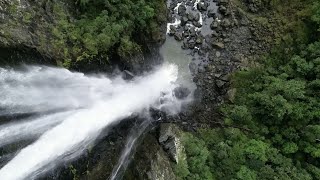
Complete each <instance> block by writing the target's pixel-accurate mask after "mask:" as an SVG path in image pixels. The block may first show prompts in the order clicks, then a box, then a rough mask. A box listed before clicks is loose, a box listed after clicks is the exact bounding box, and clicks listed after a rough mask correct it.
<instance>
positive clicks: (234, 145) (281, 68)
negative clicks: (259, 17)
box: [177, 1, 320, 180]
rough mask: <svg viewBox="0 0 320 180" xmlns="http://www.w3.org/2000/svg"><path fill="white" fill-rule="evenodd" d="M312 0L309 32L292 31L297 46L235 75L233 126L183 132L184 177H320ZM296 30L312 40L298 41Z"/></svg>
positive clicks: (228, 122)
mask: <svg viewBox="0 0 320 180" xmlns="http://www.w3.org/2000/svg"><path fill="white" fill-rule="evenodd" d="M313 2H314V3H309V4H306V7H305V8H306V9H305V11H309V13H310V14H309V17H308V19H307V20H306V21H305V23H306V25H305V26H306V27H307V29H304V30H305V32H299V30H297V32H293V33H291V34H286V35H287V36H288V37H290V38H291V39H292V41H290V42H291V43H288V41H285V40H284V41H285V43H284V44H282V45H280V46H279V47H277V48H276V50H275V51H274V52H273V53H272V54H270V55H269V56H268V58H267V59H265V60H264V61H263V62H262V63H261V65H260V66H259V67H256V68H252V69H250V70H248V71H240V72H238V73H236V74H235V76H234V88H236V89H237V93H236V99H235V102H234V103H233V104H227V105H225V106H224V107H223V109H222V111H223V113H224V115H225V118H224V124H225V126H226V127H229V128H215V129H203V130H200V131H199V132H198V133H196V134H185V136H184V145H185V147H186V154H187V159H186V162H184V164H186V165H184V166H181V165H178V167H177V174H178V175H179V177H180V179H199V180H200V179H243V180H255V179H259V180H260V179H297V180H300V179H306V180H307V179H320V38H319V27H320V26H319V25H320V6H319V2H317V1H313ZM303 16H306V14H304V15H303ZM297 34H306V35H307V36H305V37H304V42H306V44H297V43H295V42H297V41H295V40H296V39H297V38H298V36H297ZM232 127H239V128H232ZM182 164H183V163H182Z"/></svg>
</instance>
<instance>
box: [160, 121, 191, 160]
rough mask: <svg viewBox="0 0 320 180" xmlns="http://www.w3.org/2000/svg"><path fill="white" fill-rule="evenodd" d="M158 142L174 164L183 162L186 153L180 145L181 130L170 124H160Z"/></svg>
mask: <svg viewBox="0 0 320 180" xmlns="http://www.w3.org/2000/svg"><path fill="white" fill-rule="evenodd" d="M159 142H160V144H161V145H162V147H163V148H164V150H165V151H166V152H167V153H168V154H169V156H170V158H171V159H172V160H173V161H174V162H175V163H176V164H179V163H180V162H181V161H183V160H185V158H186V153H185V148H184V146H183V144H182V130H181V129H180V128H179V127H178V126H176V125H174V124H171V123H164V124H161V125H160V135H159Z"/></svg>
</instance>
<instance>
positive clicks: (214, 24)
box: [210, 21, 219, 30]
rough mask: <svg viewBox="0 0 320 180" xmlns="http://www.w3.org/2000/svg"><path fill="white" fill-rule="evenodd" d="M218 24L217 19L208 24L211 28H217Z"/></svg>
mask: <svg viewBox="0 0 320 180" xmlns="http://www.w3.org/2000/svg"><path fill="white" fill-rule="evenodd" d="M218 26H219V23H218V21H213V22H212V23H211V24H210V28H211V29H212V30H214V29H217V28H218Z"/></svg>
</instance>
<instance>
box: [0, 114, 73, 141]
mask: <svg viewBox="0 0 320 180" xmlns="http://www.w3.org/2000/svg"><path fill="white" fill-rule="evenodd" d="M70 114H71V112H62V113H56V114H52V115H46V116H44V117H39V118H36V119H34V120H24V121H23V122H18V123H17V122H13V123H10V124H5V125H2V126H0V147H2V146H4V145H7V144H9V143H11V142H16V141H18V140H24V139H29V138H34V137H37V136H39V135H41V134H42V133H43V132H45V131H46V130H48V129H50V128H52V127H54V126H56V125H57V124H59V123H60V122H61V121H62V120H63V118H65V117H66V116H68V115H70Z"/></svg>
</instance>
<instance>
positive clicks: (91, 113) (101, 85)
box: [0, 64, 179, 180]
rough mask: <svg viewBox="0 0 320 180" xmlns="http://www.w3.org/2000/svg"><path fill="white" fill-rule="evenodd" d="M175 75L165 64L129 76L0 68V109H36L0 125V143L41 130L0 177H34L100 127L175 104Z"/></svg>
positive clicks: (92, 136) (75, 150) (76, 150)
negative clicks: (138, 74) (23, 116)
mask: <svg viewBox="0 0 320 180" xmlns="http://www.w3.org/2000/svg"><path fill="white" fill-rule="evenodd" d="M176 79H177V67H176V66H175V65H170V64H165V65H162V66H161V67H158V68H156V70H155V71H154V72H152V73H149V74H146V75H144V76H142V77H136V78H134V79H133V80H131V81H125V80H123V79H121V78H120V77H117V78H112V79H110V78H108V77H106V76H104V75H96V76H86V75H84V74H82V73H75V72H70V71H68V70H66V69H59V68H51V67H44V66H27V67H25V68H24V69H23V70H14V69H5V68H0V114H1V115H2V116H5V115H11V114H17V113H28V112H33V113H37V114H39V117H37V118H34V119H33V118H27V119H22V120H18V121H13V122H10V123H7V124H3V125H1V126H0V135H1V137H0V141H1V143H0V146H3V145H5V144H8V143H12V142H14V141H18V140H23V139H26V138H28V137H30V136H32V137H38V136H40V135H41V136H40V137H39V138H38V139H37V140H36V141H35V142H34V143H32V144H30V145H28V146H26V147H25V148H23V149H22V150H21V151H19V152H18V154H17V155H16V156H15V157H14V158H13V159H11V160H10V161H9V162H8V163H7V164H6V165H5V166H4V167H2V168H1V169H0V179H1V180H20V179H34V178H36V177H38V176H39V175H41V174H42V173H44V172H46V171H47V170H49V169H51V168H52V167H54V166H55V165H57V164H59V163H61V162H64V161H67V160H70V159H72V158H74V157H75V156H77V155H79V154H80V153H82V151H83V150H84V149H85V148H87V147H88V145H90V144H92V143H93V142H94V140H95V139H96V138H97V136H98V135H99V133H100V132H101V131H102V130H103V129H104V127H106V126H108V125H111V124H114V123H117V122H118V121H120V120H122V119H124V118H126V117H128V116H130V115H132V114H139V113H141V112H143V110H145V109H148V108H149V107H154V108H158V109H161V108H162V107H163V106H174V107H177V103H179V102H178V101H177V100H176V98H175V97H174V95H173V89H174V88H175V87H176V85H175V83H174V82H175V81H176ZM161 99H166V101H163V100H161ZM169 109H174V108H169ZM48 112H50V113H48Z"/></svg>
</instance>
